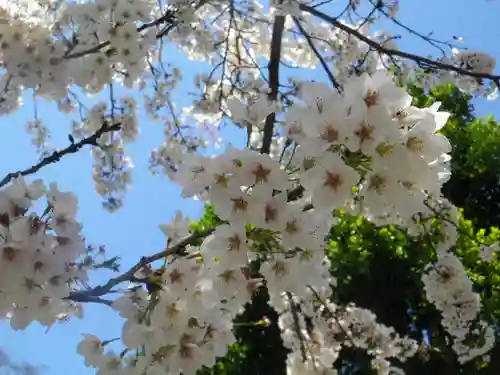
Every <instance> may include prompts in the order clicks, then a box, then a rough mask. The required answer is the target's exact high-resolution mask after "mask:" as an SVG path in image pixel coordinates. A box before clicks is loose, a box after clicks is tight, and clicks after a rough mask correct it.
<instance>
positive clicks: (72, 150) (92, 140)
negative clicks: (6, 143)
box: [0, 122, 121, 187]
mask: <svg viewBox="0 0 500 375" xmlns="http://www.w3.org/2000/svg"><path fill="white" fill-rule="evenodd" d="M120 127H121V123H116V124H113V125H111V126H108V124H107V123H106V122H105V123H104V124H103V126H101V128H100V129H99V130H97V131H96V132H95V133H94V134H92V135H91V136H89V137H87V138H83V139H82V140H81V141H80V142H77V143H72V144H71V145H70V146H68V147H66V148H64V149H62V150H58V151H54V152H53V153H52V154H51V155H49V156H47V157H46V158H43V159H42V160H41V161H40V162H39V163H38V164H35V165H33V166H32V167H30V168H28V169H25V170H21V171H17V172H11V173H9V174H8V175H6V176H5V177H4V178H3V179H2V181H0V187H3V186H5V185H7V184H8V183H9V182H11V181H12V180H13V179H14V178H17V177H20V176H27V175H30V174H33V173H36V172H38V171H39V170H40V169H42V168H43V167H45V166H47V165H49V164H52V163H56V162H58V161H59V160H61V158H62V157H63V156H65V155H68V154H76V153H77V152H78V151H80V149H81V148H83V147H84V146H87V145H91V146H97V140H98V139H99V138H100V137H101V136H102V135H103V134H105V133H109V132H112V131H116V130H119V129H120Z"/></svg>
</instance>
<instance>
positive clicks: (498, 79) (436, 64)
mask: <svg viewBox="0 0 500 375" xmlns="http://www.w3.org/2000/svg"><path fill="white" fill-rule="evenodd" d="M300 9H301V10H303V11H304V12H308V13H310V14H311V15H313V16H315V17H318V18H320V19H322V20H323V21H325V22H328V23H330V24H331V25H333V26H335V27H338V28H339V29H341V30H342V31H344V32H346V33H348V34H350V35H352V36H355V37H356V38H358V39H359V40H361V41H363V42H365V43H366V44H368V45H369V46H370V47H372V48H373V49H375V50H377V51H378V52H380V53H384V54H386V55H388V56H398V57H402V58H404V59H408V60H412V61H415V62H416V63H420V64H426V65H428V66H429V67H431V68H434V69H441V70H448V71H453V72H455V73H459V74H463V75H465V76H469V77H473V78H477V79H489V80H491V81H493V82H494V83H495V85H496V86H497V87H498V88H499V89H500V76H497V75H492V74H487V73H477V72H471V71H469V70H466V69H463V68H460V67H458V66H455V65H451V64H446V63H443V62H441V61H436V60H432V59H429V58H426V57H422V56H419V55H415V54H412V53H409V52H404V51H399V50H395V49H390V48H386V47H384V46H383V45H381V44H380V43H377V42H376V41H374V40H372V39H370V38H369V37H367V36H365V35H363V34H362V33H360V32H359V31H357V30H355V29H353V28H351V27H349V26H347V25H344V24H343V23H341V22H340V21H338V20H337V19H336V18H333V17H331V16H329V15H328V14H325V13H323V12H321V11H319V10H316V9H314V8H312V7H310V6H308V5H304V4H300Z"/></svg>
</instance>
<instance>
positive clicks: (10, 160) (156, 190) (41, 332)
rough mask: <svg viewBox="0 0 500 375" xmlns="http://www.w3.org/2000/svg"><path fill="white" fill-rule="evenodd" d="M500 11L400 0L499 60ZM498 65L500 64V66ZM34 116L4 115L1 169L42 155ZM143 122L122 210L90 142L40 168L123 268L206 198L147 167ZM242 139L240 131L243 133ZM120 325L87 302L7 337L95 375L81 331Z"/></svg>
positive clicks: (147, 134)
mask: <svg viewBox="0 0 500 375" xmlns="http://www.w3.org/2000/svg"><path fill="white" fill-rule="evenodd" d="M362 1H364V2H367V0H362ZM342 4H344V0H342V1H339V0H338V1H337V2H336V3H335V4H334V5H333V7H340V6H342ZM471 4H473V5H471ZM498 14H500V1H497V2H486V1H485V0H474V1H470V0H401V10H400V13H399V16H398V17H399V19H400V20H401V21H404V22H405V23H406V24H407V25H408V26H410V27H413V28H415V29H417V30H419V31H421V32H422V33H423V34H426V33H429V32H430V31H433V32H434V37H435V38H441V39H451V37H452V36H453V35H458V36H461V37H463V38H464V41H463V42H461V43H462V44H463V45H464V46H467V47H470V48H471V49H476V50H483V51H487V52H489V53H490V54H491V55H493V56H495V57H496V58H497V59H499V60H500V43H499V42H498V41H499V40H500V30H499V29H498V28H496V27H495V24H496V22H497V19H496V18H497V16H498ZM382 26H383V29H389V30H392V31H393V32H394V33H398V34H401V33H402V32H400V31H396V30H397V29H395V28H394V25H393V24H392V22H390V21H385V22H384V23H383V24H381V28H382ZM403 35H404V34H403ZM404 36H405V37H404V38H403V40H402V41H399V44H400V46H401V47H402V48H403V49H405V50H407V51H412V52H415V53H421V54H429V53H434V51H432V52H431V50H430V49H429V46H428V45H427V44H424V43H422V42H420V41H419V40H418V39H416V38H414V37H411V38H407V36H406V35H404ZM170 52H171V53H169V61H171V62H172V63H173V64H174V65H177V66H179V67H181V69H182V71H183V72H184V75H185V80H186V82H192V81H191V77H192V76H193V74H194V72H196V73H199V72H201V71H204V70H206V69H207V67H206V66H202V65H200V64H198V63H193V62H190V61H188V60H187V59H185V58H183V57H182V56H181V55H180V54H178V53H176V52H175V50H174V49H170ZM499 70H500V67H499V68H498V69H497V71H499ZM314 76H315V77H314V78H316V79H322V78H324V75H322V74H321V73H320V72H317V73H314ZM189 88H191V86H188V85H183V86H181V87H180V92H179V93H178V95H177V98H176V101H177V103H178V104H180V105H182V104H186V101H187V95H186V93H187V90H188V89H189ZM476 108H477V113H478V114H479V115H485V114H490V113H492V114H495V115H497V117H498V115H499V114H500V104H499V102H498V101H495V102H489V103H487V102H486V101H484V100H481V101H479V102H478V103H477V107H476ZM38 115H39V117H40V118H41V119H43V120H45V122H46V124H47V125H49V126H50V129H51V131H52V140H53V145H54V146H55V147H64V146H66V145H67V142H68V141H67V134H69V128H70V122H69V119H68V117H66V116H64V115H61V114H59V113H58V112H57V111H56V110H55V109H54V107H53V106H50V105H43V103H39V107H38ZM32 116H33V104H32V101H31V99H30V98H27V99H26V104H25V106H24V107H23V109H22V110H20V111H19V112H17V113H16V114H14V115H12V116H8V117H5V118H3V120H2V123H1V126H2V127H3V134H4V136H3V137H0V158H2V159H1V160H6V161H7V162H4V163H2V165H0V176H3V175H5V174H6V173H8V172H11V171H14V170H18V169H24V168H26V167H28V166H31V165H32V164H34V162H35V161H36V160H37V155H36V153H35V150H34V147H33V146H32V145H31V144H30V139H29V137H28V135H27V134H26V132H25V130H24V129H25V125H26V122H27V121H28V120H29V119H30V118H32ZM141 126H142V130H141V131H142V134H141V136H140V138H139V140H138V141H137V142H136V143H134V144H132V145H130V146H129V147H128V151H129V153H130V155H131V156H132V158H133V160H134V164H135V168H134V172H133V180H134V183H133V186H132V189H131V190H130V191H129V192H128V193H127V196H126V199H125V205H124V207H123V208H122V209H121V210H120V211H118V212H117V213H114V214H110V213H107V212H105V211H104V210H103V209H102V208H101V198H100V197H99V196H98V195H97V194H96V193H95V191H94V184H93V181H92V176H91V173H92V158H91V156H90V153H89V151H88V149H86V150H83V151H82V152H80V153H79V154H77V155H71V156H69V157H66V158H64V159H63V160H62V161H61V162H60V163H58V164H56V165H52V166H49V167H47V168H45V169H43V171H42V172H41V173H40V174H39V175H38V176H39V177H42V178H44V179H45V180H46V181H47V182H50V181H56V182H58V184H59V186H60V187H61V188H62V189H66V190H71V191H73V192H75V193H76V195H77V196H78V197H79V200H80V211H79V220H80V221H81V222H83V224H84V235H85V236H86V238H87V239H88V241H89V242H90V243H92V244H96V245H100V244H103V245H105V246H106V248H107V250H108V254H109V255H111V256H114V255H120V256H121V257H122V263H123V267H124V268H126V267H128V266H130V265H131V264H132V263H134V262H135V261H137V259H139V257H140V256H141V255H143V254H148V253H152V252H156V251H158V250H159V249H161V248H162V246H163V241H164V238H163V234H162V233H161V232H160V230H159V229H158V225H159V224H161V223H166V222H169V221H170V220H171V219H172V218H173V216H174V215H175V212H176V210H177V209H181V210H182V211H183V212H184V213H185V214H186V215H188V216H190V217H192V218H196V217H198V216H199V215H200V213H201V206H200V204H199V203H197V202H194V201H190V200H181V199H180V198H179V190H178V188H177V187H176V186H175V185H173V184H171V183H169V182H168V180H167V178H166V177H162V176H156V177H155V176H152V175H151V174H150V172H149V171H148V168H147V167H148V158H149V152H150V151H151V150H152V149H153V148H155V147H156V146H158V145H159V144H160V143H161V142H162V140H163V132H162V125H161V124H160V123H157V122H150V121H148V120H147V119H146V118H145V116H144V114H141ZM231 133H234V132H231ZM233 137H234V135H231V138H233ZM242 137H244V134H242ZM233 139H234V138H233ZM239 142H241V139H238V143H239ZM107 276H111V275H109V274H107V273H103V272H101V273H100V274H99V275H97V276H96V277H95V282H96V283H99V282H102V281H104V280H105V278H106V277H107ZM120 331H121V321H120V320H119V319H118V316H117V315H116V314H114V313H113V312H112V311H110V309H109V308H107V307H104V306H86V309H85V316H84V319H83V320H81V321H79V320H76V319H74V320H72V321H70V322H69V323H66V324H65V325H58V326H55V327H53V328H52V329H51V330H50V331H49V332H48V333H45V329H44V328H42V327H40V326H38V325H32V326H30V327H29V328H28V329H27V330H26V331H21V332H14V331H12V330H11V329H10V327H9V325H8V323H7V324H6V323H1V324H0V345H2V348H3V349H4V350H5V351H6V352H7V353H8V354H9V355H10V356H11V357H12V358H13V359H15V360H19V361H27V362H29V363H32V364H35V365H41V366H44V367H45V369H44V370H43V372H44V374H47V375H62V374H66V373H68V371H69V372H71V373H72V374H74V375H90V374H92V373H93V370H92V369H86V368H85V367H84V365H83V361H82V359H81V358H80V357H79V356H78V355H77V354H76V345H77V343H78V342H79V341H80V339H81V334H82V333H95V334H98V335H100V337H101V338H103V339H110V338H113V337H117V336H119V334H120Z"/></svg>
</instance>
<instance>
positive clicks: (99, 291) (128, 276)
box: [66, 228, 215, 302]
mask: <svg viewBox="0 0 500 375" xmlns="http://www.w3.org/2000/svg"><path fill="white" fill-rule="evenodd" d="M214 231H215V228H210V229H207V230H206V231H203V232H195V233H193V234H191V235H190V236H188V237H186V238H185V239H183V240H182V241H181V242H179V243H178V244H176V245H174V246H171V247H169V248H167V249H165V250H163V251H160V252H158V253H156V254H153V255H150V256H147V257H142V258H141V260H140V261H139V262H137V263H136V264H135V265H134V266H133V267H131V268H130V269H129V270H128V271H127V272H125V273H123V274H122V275H120V276H118V277H115V278H113V279H110V280H109V281H108V282H107V283H106V284H104V285H99V286H97V287H95V288H93V289H91V290H86V291H78V292H73V293H71V294H70V295H69V296H68V297H67V298H66V299H68V300H72V301H75V302H86V301H89V302H99V301H97V300H96V297H100V296H103V295H105V294H107V293H109V292H110V291H111V290H112V289H113V288H114V287H115V286H116V285H118V284H121V283H122V282H125V281H130V280H133V279H134V275H135V274H136V273H137V272H139V271H140V270H141V269H143V268H144V267H145V266H147V265H148V264H151V263H153V262H156V261H157V260H160V259H164V258H166V257H168V256H172V255H180V254H182V253H183V252H184V250H185V249H186V247H187V246H188V245H191V244H193V243H194V242H195V241H197V240H199V239H201V238H205V237H207V236H209V235H210V234H212V233H213V232H214ZM100 301H102V300H100Z"/></svg>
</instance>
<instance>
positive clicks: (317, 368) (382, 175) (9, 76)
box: [0, 0, 500, 375]
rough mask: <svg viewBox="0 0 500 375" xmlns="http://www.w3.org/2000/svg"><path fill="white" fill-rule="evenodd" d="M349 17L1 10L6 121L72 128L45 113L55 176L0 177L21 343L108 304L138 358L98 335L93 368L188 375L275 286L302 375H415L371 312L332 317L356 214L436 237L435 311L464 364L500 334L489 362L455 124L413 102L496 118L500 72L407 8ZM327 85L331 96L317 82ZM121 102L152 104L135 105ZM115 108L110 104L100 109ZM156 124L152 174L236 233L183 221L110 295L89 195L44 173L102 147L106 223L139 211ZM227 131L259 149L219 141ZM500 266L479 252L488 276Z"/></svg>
mask: <svg viewBox="0 0 500 375" xmlns="http://www.w3.org/2000/svg"><path fill="white" fill-rule="evenodd" d="M407 1H410V0H407ZM338 3H339V2H336V3H335V4H333V3H332V2H329V1H325V2H321V1H319V0H318V1H298V0H284V1H281V0H276V1H273V2H270V3H267V2H262V3H261V2H259V1H256V0H239V1H236V0H231V1H228V2H225V1H215V0H214V1H206V0H175V1H171V2H169V3H166V2H163V1H158V2H156V1H152V0H95V1H91V0H89V1H81V2H70V1H63V0H61V1H57V0H55V1H49V0H24V1H21V0H3V1H2V2H1V3H0V9H1V12H0V17H1V22H0V61H1V63H2V75H1V78H0V81H1V82H0V87H1V88H2V89H1V93H0V112H1V114H2V115H4V116H7V115H9V114H13V113H14V112H16V111H19V110H20V109H21V108H22V107H23V102H22V100H21V98H23V97H24V95H25V94H26V93H30V94H33V96H34V97H36V98H43V99H44V100H45V101H48V102H52V104H53V105H55V106H57V108H58V110H59V111H61V112H63V113H65V114H67V116H68V119H69V120H68V121H70V122H71V124H72V125H71V129H70V135H69V136H68V142H69V145H67V147H61V148H59V149H57V150H51V149H50V147H48V143H47V141H48V137H49V129H48V128H47V126H46V125H45V124H44V121H43V119H42V118H38V116H34V119H33V120H32V121H31V122H30V123H29V124H28V127H27V129H28V131H29V133H30V134H31V136H32V137H33V141H34V144H35V146H36V147H37V149H38V150H39V152H40V160H39V161H37V162H36V163H34V164H33V165H31V166H26V169H24V170H19V171H13V172H11V173H9V174H7V175H6V176H5V177H3V179H1V180H0V187H1V188H2V190H1V192H0V224H1V225H0V234H1V240H2V243H1V248H0V254H1V256H0V314H1V316H2V317H5V318H7V319H8V320H9V322H10V325H11V326H12V328H13V329H16V330H21V329H25V328H26V327H28V326H29V325H30V324H32V323H34V322H37V323H39V324H42V325H44V326H47V327H50V326H51V325H53V324H54V323H56V322H57V321H59V320H63V319H64V320H71V318H72V317H74V316H80V315H81V314H82V311H83V310H84V309H85V305H86V304H89V303H101V304H105V305H108V306H109V308H110V309H113V310H115V311H116V314H117V319H118V318H119V317H121V318H123V319H124V324H123V331H122V335H121V337H120V338H118V340H119V341H120V342H121V345H122V351H121V352H113V351H112V350H108V348H109V347H108V345H109V344H110V343H111V342H114V343H116V340H115V339H112V340H110V339H108V338H103V337H100V336H99V332H89V334H88V335H86V336H85V337H84V339H83V340H82V342H81V343H80V344H79V346H78V347H77V348H75V350H77V351H78V353H80V354H81V355H82V357H83V358H82V359H83V361H82V362H84V364H85V366H88V367H94V368H95V369H96V372H97V373H99V374H102V375H104V374H106V375H111V374H113V375H119V374H130V375H133V374H137V375H139V374H147V375H153V374H171V375H178V374H180V373H182V374H184V375H190V374H194V373H196V371H198V370H199V369H200V368H201V367H202V366H207V367H211V366H213V365H214V363H215V361H216V359H217V358H218V357H222V356H224V355H225V354H226V352H227V347H228V345H230V344H232V343H234V341H235V337H234V335H233V333H232V328H233V319H234V318H235V316H236V315H237V314H238V313H239V312H240V311H241V310H242V308H243V306H244V305H245V304H246V303H248V302H249V301H250V300H251V298H252V295H253V293H254V292H255V290H256V289H257V288H259V287H260V286H261V285H265V287H266V288H267V290H268V292H269V295H270V304H271V305H272V306H273V308H274V309H275V310H276V311H277V312H278V314H279V316H280V328H281V331H282V338H283V341H284V343H285V346H286V347H287V348H289V349H290V354H289V355H288V359H287V371H288V373H289V374H290V375H295V374H305V373H307V374H313V373H321V374H334V373H335V370H334V369H333V367H332V364H333V363H334V362H335V360H336V359H337V357H338V353H339V351H340V349H341V348H342V346H345V345H350V346H356V347H359V348H363V349H366V350H369V351H370V353H371V354H372V356H373V361H372V365H373V367H374V368H375V369H377V371H378V372H379V373H380V374H389V373H391V372H392V373H395V374H400V373H403V370H402V369H401V368H399V367H398V366H397V363H402V362H404V361H405V360H406V359H408V358H411V357H413V356H414V355H415V354H416V353H417V350H418V347H419V343H418V342H417V341H415V340H414V339H411V338H408V337H403V336H400V335H398V334H396V333H395V331H394V330H393V329H392V328H391V327H387V326H385V325H383V324H381V323H379V322H377V317H376V315H375V314H374V313H372V312H371V311H369V310H366V309H363V308H361V307H357V306H355V305H349V306H339V305H337V304H335V303H334V302H333V301H332V299H331V296H332V293H334V291H335V283H336V280H335V277H334V276H335V275H331V274H330V264H329V261H328V259H327V258H326V257H325V254H324V249H325V236H326V235H327V233H328V231H329V229H330V227H331V226H334V225H335V222H336V216H335V212H337V211H338V210H343V212H348V213H350V214H353V215H359V216H363V217H364V218H366V219H368V220H369V221H371V222H373V223H374V224H375V225H379V226H384V225H394V226H396V227H398V228H401V230H404V231H407V232H408V233H411V235H413V236H415V237H416V238H432V241H433V247H434V249H435V252H436V255H437V261H436V262H435V263H431V264H429V265H428V272H427V273H426V274H425V275H424V277H423V278H422V283H423V285H424V291H425V293H426V295H427V298H428V301H429V302H430V303H432V304H433V305H434V306H435V307H436V308H437V309H438V310H439V311H440V312H441V313H442V326H443V327H444V329H445V330H446V331H447V332H448V333H449V335H450V336H451V337H452V338H453V340H452V342H450V346H452V348H453V350H454V351H455V353H456V355H457V358H458V361H459V362H460V363H464V362H467V361H470V360H472V359H474V358H477V357H482V356H485V355H487V353H488V352H489V350H490V349H491V348H492V347H493V345H494V343H495V333H494V327H493V326H492V325H491V324H490V323H488V322H486V321H481V322H480V323H479V328H477V326H475V327H474V329H475V330H479V331H480V333H481V336H482V342H481V345H471V344H470V342H469V341H470V340H468V339H467V338H468V333H469V332H470V330H471V329H472V323H471V322H473V321H474V320H475V319H476V318H477V316H478V314H479V312H480V310H481V301H480V298H479V295H478V294H477V293H476V292H475V291H474V289H473V287H472V281H471V280H470V279H469V278H468V276H467V273H466V271H465V268H464V266H463V264H462V263H461V261H460V259H459V257H457V256H456V254H454V252H453V247H454V245H455V243H456V241H457V236H458V234H457V226H458V207H455V206H454V205H453V204H452V203H451V202H449V201H448V200H447V199H445V198H444V197H443V196H442V194H441V187H442V185H443V184H444V183H445V182H446V181H448V179H449V178H450V174H451V171H450V168H449V165H450V155H449V154H450V152H451V145H450V142H449V141H448V139H447V138H446V137H445V136H444V135H442V134H441V133H440V129H441V128H442V127H443V126H444V125H445V124H446V122H447V120H448V118H449V113H447V112H443V111H440V103H434V104H433V105H431V106H429V107H427V108H417V107H415V106H413V105H412V96H411V95H410V94H408V90H407V86H408V85H417V86H420V87H422V88H423V89H424V90H429V89H432V88H434V87H437V86H439V85H442V84H443V83H452V84H454V85H455V86H456V87H458V88H459V89H460V90H463V91H464V92H467V93H470V94H472V95H474V96H476V97H479V98H483V100H492V99H495V96H496V94H497V91H498V89H499V88H500V76H499V75H496V74H495V73H494V71H495V59H494V58H492V57H491V56H489V55H488V53H487V51H472V50H468V49H465V48H463V47H461V46H460V45H458V44H457V43H456V40H454V41H447V40H439V39H435V38H434V37H431V36H426V35H424V34H422V33H420V32H419V31H417V30H413V29H411V28H409V27H408V26H406V24H404V23H403V22H402V21H401V20H399V18H398V8H399V6H400V4H399V2H398V1H394V0H345V1H343V2H342V5H339V4H338ZM379 19H386V20H389V21H391V22H393V23H394V24H395V25H397V26H399V27H400V28H402V29H403V30H405V31H406V32H408V33H410V34H413V35H416V36H417V37H419V38H421V39H423V40H425V41H426V42H427V43H428V45H429V46H430V48H431V49H432V53H431V55H430V56H428V57H427V56H421V55H419V54H415V53H413V52H411V51H406V50H402V49H400V48H399V47H398V38H396V37H394V36H393V35H390V34H389V33H385V32H383V31H373V30H374V29H375V28H376V25H377V20H379ZM172 46H173V47H175V49H176V51H177V53H182V54H185V55H186V56H188V58H189V59H192V60H196V61H200V62H203V63H205V64H206V65H207V66H210V67H211V68H212V69H211V70H210V72H209V73H202V74H198V75H196V77H195V81H194V82H190V84H192V86H193V90H195V91H196V94H195V95H194V96H193V100H192V103H191V104H190V105H189V106H187V107H184V108H182V110H178V108H177V106H176V104H175V101H174V95H175V92H176V89H177V88H178V87H179V85H180V84H181V83H185V82H184V81H185V79H183V71H182V67H176V66H174V65H172V64H170V63H168V53H166V52H165V49H167V48H171V47H172ZM319 71H321V72H322V74H324V77H326V79H325V81H324V82H318V81H313V80H311V78H310V77H311V74H313V73H314V72H319ZM121 87H126V88H128V89H131V90H135V91H137V92H138V95H134V96H130V95H121V94H120V90H119V88H121ZM102 93H105V94H106V96H107V97H108V100H105V101H104V100H103V101H99V102H98V103H97V104H96V103H91V104H89V97H90V96H91V95H95V94H102ZM137 98H140V102H139V100H137ZM141 111H142V112H144V113H145V114H146V115H147V116H148V117H149V119H150V121H160V122H162V123H163V124H164V134H165V139H164V140H163V142H161V144H160V145H159V146H158V147H157V148H156V149H155V150H152V151H151V157H150V166H151V169H152V171H153V172H155V173H161V174H164V175H166V176H168V177H169V179H170V180H171V181H172V182H173V183H175V184H177V185H179V186H180V187H181V189H182V197H183V198H185V199H197V200H200V201H202V202H204V203H209V204H210V205H212V207H213V209H214V211H215V213H216V214H217V215H218V217H219V218H220V219H221V222H220V223H219V225H218V226H216V227H211V228H206V229H204V230H194V231H193V230H192V228H191V227H190V220H189V219H188V218H186V217H184V216H183V215H182V213H180V212H179V214H178V215H177V216H176V217H175V219H174V221H173V222H171V223H169V224H168V225H163V226H162V227H161V230H162V231H163V232H164V233H165V236H166V238H167V240H166V246H165V248H163V249H158V252H157V253H153V254H144V256H143V257H141V258H140V259H138V260H137V263H136V264H135V265H133V266H132V267H130V268H129V269H128V270H124V271H123V270H122V271H120V273H119V275H118V276H116V277H112V278H110V279H109V280H108V281H107V282H106V283H103V284H101V285H92V277H91V276H92V270H93V269H95V268H96V266H99V267H101V268H102V267H105V268H115V267H116V264H115V260H116V258H111V259H108V260H106V261H105V262H104V263H99V264H98V261H97V260H96V257H95V255H96V251H94V250H93V249H92V248H91V247H89V246H88V244H86V242H85V240H84V238H83V234H84V232H85V229H84V225H85V223H79V222H78V221H77V220H76V214H77V209H78V200H77V197H76V196H75V195H74V194H73V193H71V192H67V191H61V190H60V189H59V188H58V185H57V181H42V180H40V179H37V178H36V174H37V172H39V171H40V170H41V169H42V168H44V167H45V166H47V165H49V164H53V163H57V162H58V161H59V160H61V159H62V158H64V157H66V155H69V154H73V153H77V152H80V151H81V150H83V149H88V148H90V150H91V153H92V156H93V158H94V166H93V176H92V177H93V180H94V181H93V183H94V184H95V190H96V192H97V194H99V195H100V196H102V197H103V206H104V208H105V209H107V210H109V211H116V210H119V209H120V208H121V206H122V205H123V204H124V197H125V196H126V193H127V189H128V188H129V187H130V186H131V184H132V169H131V168H132V165H133V161H132V160H131V159H130V157H129V156H128V155H127V146H128V145H130V144H132V143H134V142H135V141H136V140H137V139H138V137H140V132H141V125H142V124H141V123H140V121H139V113H140V112H141ZM229 126H231V127H233V128H236V129H238V131H239V133H240V134H241V138H242V139H244V142H241V143H242V144H243V143H245V144H246V145H245V146H244V147H240V146H238V145H236V144H235V142H233V144H231V143H230V142H226V141H224V139H222V138H221V137H222V134H223V130H224V129H226V127H229ZM217 147H219V148H220V149H221V150H222V151H221V152H217V153H215V154H211V153H210V150H213V149H214V148H217ZM89 183H92V182H91V181H90V179H89ZM40 206H41V207H42V209H41V210H38V207H40ZM436 216H439V217H441V218H443V221H442V222H441V224H440V225H439V227H438V228H436V225H435V222H434V221H433V220H432V218H434V217H436ZM436 231H438V232H439V233H440V235H439V236H437V235H435V233H436ZM496 250H497V244H495V243H490V244H481V251H482V252H483V253H484V257H485V258H491V257H492V256H493V254H494V253H495V251H496ZM153 279H154V283H152V281H151V280H153ZM153 284H154V286H155V287H154V288H153V287H152V285H153ZM368 328H369V329H368ZM374 342H376V343H377V345H376V346H375V347H373V345H372V344H373V343H374Z"/></svg>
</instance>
